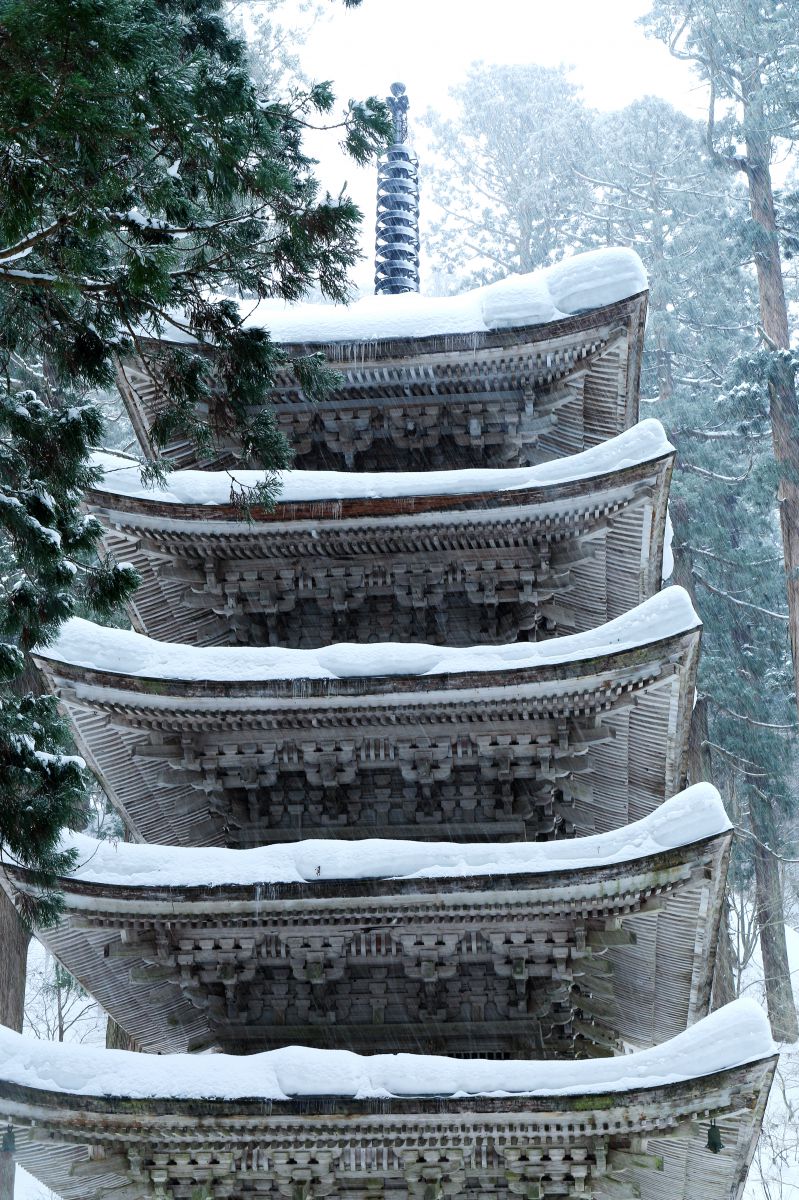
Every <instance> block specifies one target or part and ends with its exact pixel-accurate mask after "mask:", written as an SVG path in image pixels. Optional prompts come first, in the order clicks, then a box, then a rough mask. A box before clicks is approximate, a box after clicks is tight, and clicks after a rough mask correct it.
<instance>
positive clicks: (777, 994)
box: [749, 805, 797, 1042]
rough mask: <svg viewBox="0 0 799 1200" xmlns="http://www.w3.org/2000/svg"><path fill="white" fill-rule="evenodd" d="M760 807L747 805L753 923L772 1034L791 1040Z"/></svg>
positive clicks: (775, 869) (780, 923)
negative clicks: (751, 838)
mask: <svg viewBox="0 0 799 1200" xmlns="http://www.w3.org/2000/svg"><path fill="white" fill-rule="evenodd" d="M763 817H764V814H763V812H762V811H761V809H760V807H759V806H757V805H753V806H752V807H751V808H750V813H749V821H750V824H751V826H752V833H753V834H754V835H755V838H756V839H757V841H755V843H754V847H755V887H756V903H757V925H758V932H759V934H760V950H761V953H762V955H763V975H764V978H765V983H766V1000H767V1002H768V1015H769V1020H770V1021H771V1029H772V1032H773V1034H774V1037H775V1038H776V1039H777V1041H779V1042H795V1041H796V1040H797V1032H796V1005H795V1003H794V999H793V987H792V985H791V970H790V965H789V962H788V949H787V946H786V944H785V915H784V912H783V905H782V878H781V876H780V864H779V862H778V860H777V858H776V857H775V855H774V854H772V852H771V851H770V850H769V849H768V843H769V828H768V825H767V823H766V822H765V821H764V819H763Z"/></svg>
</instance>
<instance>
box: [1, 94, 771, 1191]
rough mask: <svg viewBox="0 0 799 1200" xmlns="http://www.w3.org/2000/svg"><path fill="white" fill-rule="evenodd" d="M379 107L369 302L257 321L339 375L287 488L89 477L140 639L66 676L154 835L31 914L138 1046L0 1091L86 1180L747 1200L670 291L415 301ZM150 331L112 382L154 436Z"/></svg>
mask: <svg viewBox="0 0 799 1200" xmlns="http://www.w3.org/2000/svg"><path fill="white" fill-rule="evenodd" d="M392 93H393V95H392V104H393V109H394V113H395V134H396V137H395V144H394V145H393V146H392V147H391V148H390V150H389V152H388V154H387V156H386V159H385V161H384V163H383V164H382V166H381V174H380V190H379V196H380V201H379V214H378V231H379V232H378V271H377V286H378V292H379V293H380V294H379V295H378V296H377V297H375V298H372V299H369V300H366V301H361V302H359V303H357V304H354V305H352V306H351V307H350V308H348V309H346V310H343V311H342V310H341V309H339V308H318V307H314V306H295V307H293V308H291V309H290V310H288V311H282V312H277V311H272V310H268V311H263V310H262V311H259V312H256V313H255V314H253V315H252V316H251V317H250V318H249V319H250V320H255V321H260V322H263V323H264V324H266V325H268V327H269V328H270V329H271V331H272V334H273V336H274V337H275V338H276V339H278V340H280V341H281V342H283V343H284V344H285V345H286V346H287V347H288V349H289V351H290V352H291V353H293V352H295V351H296V352H301V353H309V352H316V351H321V352H323V353H324V354H325V356H326V358H327V359H328V360H330V361H332V362H333V363H334V364H335V365H336V367H337V369H338V370H339V371H340V373H341V378H340V382H339V384H338V386H337V387H336V388H335V390H334V391H333V392H332V394H331V395H330V396H329V397H328V398H327V399H326V400H325V401H324V402H322V403H321V404H316V405H314V404H311V403H309V402H308V401H307V400H306V398H305V397H304V395H303V393H302V391H301V389H300V388H299V387H298V385H297V383H296V381H294V380H293V379H291V378H290V377H289V376H288V375H287V376H286V377H285V378H283V377H280V378H278V380H277V382H276V388H275V396H274V403H275V407H276V411H277V415H278V419H279V421H280V424H281V426H282V427H283V428H284V429H285V430H286V432H287V433H288V434H289V436H290V438H291V441H292V444H293V445H294V447H295V449H296V455H297V464H298V468H299V469H297V470H295V471H291V472H286V473H285V475H284V478H283V480H282V491H281V494H280V496H279V499H278V502H277V504H276V505H275V506H274V508H272V509H270V510H265V509H260V508H258V507H256V508H255V509H254V510H253V511H252V513H251V514H250V519H248V520H242V519H241V512H240V508H241V505H240V503H239V493H243V494H246V492H247V490H248V489H249V488H250V486H251V485H252V484H253V483H257V482H258V478H259V475H258V473H257V472H249V471H248V470H247V469H246V465H245V464H241V463H240V455H239V454H238V449H237V446H236V444H235V441H233V440H232V439H228V440H227V441H225V439H224V437H221V438H220V441H219V451H218V453H217V454H216V456H215V458H214V459H213V460H211V461H204V462H202V463H196V462H195V461H194V460H193V457H192V450H191V447H190V446H189V445H188V444H187V443H181V442H179V441H177V442H175V443H174V445H173V446H172V447H170V454H171V456H172V458H173V460H174V462H175V464H176V466H177V468H178V469H177V470H176V471H175V472H174V474H173V475H172V476H171V477H170V478H169V480H168V483H167V484H166V485H165V486H163V487H161V488H159V489H155V490H146V489H144V488H143V487H142V486H141V483H140V480H139V476H138V471H137V469H136V468H135V467H133V466H132V465H131V463H130V462H129V461H127V460H124V459H119V458H114V457H113V456H103V457H102V459H101V462H102V465H103V466H104V467H105V480H104V483H103V484H102V486H100V487H98V488H97V489H96V490H95V491H93V492H92V493H91V494H89V495H88V496H87V499H86V503H87V507H88V508H89V509H90V510H91V511H93V512H95V513H96V514H98V516H99V517H100V518H101V520H102V521H103V523H104V526H105V529H106V541H107V545H108V548H109V549H110V550H111V551H113V552H114V553H115V554H121V555H122V556H123V557H125V558H126V559H128V560H130V561H132V562H134V563H135V565H136V567H137V569H138V570H139V573H140V575H141V577H142V584H141V587H140V589H139V591H138V593H137V595H136V597H135V600H134V604H133V606H132V608H131V620H132V623H133V630H131V631H121V630H112V629H103V628H99V627H95V626H92V625H90V624H89V623H87V622H82V621H78V620H75V621H72V622H69V623H68V625H67V626H66V628H65V629H64V632H63V635H62V636H61V638H60V639H59V641H58V642H57V643H56V644H55V645H54V646H52V647H49V648H48V649H47V650H43V651H41V653H40V654H39V656H38V662H39V665H40V667H41V669H42V671H43V673H44V676H45V678H46V680H47V682H48V684H49V686H50V687H51V688H52V689H53V690H54V692H55V693H56V694H57V695H58V696H59V698H60V701H61V704H62V706H63V708H64V711H65V712H66V713H67V714H68V716H69V718H70V721H71V723H72V727H73V730H74V734H75V738H76V741H77V743H78V745H79V747H80V750H81V753H82V754H83V755H84V756H85V758H86V760H87V762H88V763H89V764H90V765H91V767H92V769H93V770H94V771H95V772H96V774H97V776H98V778H99V779H100V780H101V782H102V784H103V786H104V788H105V789H106V792H107V794H108V796H109V797H110V799H111V801H112V803H113V804H114V805H115V806H116V808H117V810H118V812H119V813H120V816H121V817H122V819H123V820H124V822H125V825H126V827H127V829H128V830H129V833H130V837H131V841H130V842H129V843H126V844H123V845H112V844H109V843H94V842H92V841H91V839H88V838H85V837H81V836H79V835H70V839H71V840H72V841H74V843H75V844H76V845H77V847H78V849H79V851H80V865H79V866H78V868H77V869H76V870H75V872H74V874H73V875H72V876H70V877H69V878H67V879H64V880H63V890H64V895H65V909H64V914H63V917H62V919H61V921H60V924H59V925H58V926H57V927H56V928H55V929H52V930H48V931H44V932H43V933H42V937H43V938H44V939H45V940H46V941H47V943H48V944H49V946H50V947H51V949H52V950H53V952H54V953H55V955H56V956H57V957H58V959H59V960H60V961H61V962H62V963H63V964H64V965H65V966H66V967H67V968H68V969H69V970H70V971H71V972H72V973H73V974H74V975H75V976H76V977H77V978H78V979H79V980H80V981H81V982H82V983H83V984H84V985H85V986H86V987H87V988H88V990H89V991H91V992H92V994H93V995H94V996H96V997H97V999H98V1000H100V1002H101V1003H102V1004H103V1006H104V1007H105V1008H106V1010H107V1011H108V1012H109V1013H110V1014H111V1015H112V1016H113V1017H114V1019H115V1020H116V1021H117V1022H118V1024H119V1025H120V1026H121V1027H122V1029H123V1030H125V1032H126V1033H127V1035H128V1036H129V1038H130V1040H131V1044H132V1045H133V1046H134V1047H135V1049H136V1050H137V1051H140V1053H134V1052H129V1051H112V1050H98V1049H92V1048H85V1047H69V1046H52V1047H51V1046H47V1045H43V1044H31V1043H30V1042H29V1041H28V1040H26V1039H25V1038H23V1037H20V1036H18V1035H16V1034H12V1033H10V1032H8V1031H0V1111H2V1113H3V1114H4V1116H5V1117H7V1119H8V1121H9V1122H10V1124H11V1127H12V1130H13V1136H14V1141H15V1143H16V1148H17V1150H16V1152H17V1154H18V1157H19V1159H20V1161H21V1162H22V1163H23V1164H24V1165H26V1166H28V1167H29V1169H30V1170H32V1171H33V1172H34V1173H35V1174H37V1175H38V1176H39V1177H40V1178H42V1179H43V1180H44V1181H46V1182H47V1183H48V1184H49V1185H50V1186H51V1187H53V1188H54V1189H55V1190H56V1191H57V1192H59V1193H60V1194H61V1195H62V1196H63V1197H65V1198H66V1200H71V1198H72V1197H75V1198H78V1197H80V1198H88V1200H105V1198H111V1197H113V1198H114V1200H145V1198H150V1197H152V1198H158V1200H266V1198H267V1197H269V1198H275V1200H276V1198H277V1197H286V1198H287V1200H311V1198H315V1197H323V1196H324V1197H336V1198H340V1200H366V1198H367V1197H373V1198H375V1200H384V1198H385V1200H405V1198H406V1197H418V1198H419V1200H439V1198H440V1197H444V1196H464V1197H468V1198H469V1200H489V1198H491V1200H494V1198H496V1200H506V1198H508V1200H509V1198H510V1197H513V1196H521V1197H527V1198H528V1200H545V1198H546V1200H549V1198H550V1197H553V1198H554V1197H583V1198H585V1200H588V1198H589V1197H590V1198H593V1200H600V1198H601V1200H605V1198H607V1200H626V1198H628V1197H629V1198H633V1197H639V1198H642V1200H680V1198H683V1200H689V1198H694V1197H700V1196H701V1197H702V1200H732V1198H737V1197H740V1195H741V1193H742V1190H743V1182H744V1179H745V1174H746V1169H747V1166H748V1163H749V1161H750V1159H751V1155H752V1153H753V1149H754V1144H755V1140H756V1137H757V1133H758V1130H759V1125H760V1121H761V1118H762V1114H763V1108H764V1105H765V1101H766V1097H767V1094H768V1088H769V1085H770V1082H771V1078H772V1075H773V1071H774V1064H775V1059H774V1056H773V1046H772V1043H771V1040H770V1037H769V1034H768V1030H767V1026H766V1023H765V1018H764V1017H763V1015H762V1014H761V1013H760V1012H759V1010H757V1009H756V1007H755V1006H752V1005H749V1004H746V1003H744V1002H739V1003H737V1004H734V1005H730V1006H727V1007H726V1008H724V1009H722V1010H720V1011H718V1012H716V1013H713V1014H712V1015H710V1016H708V1012H709V1010H710V1007H711V1002H712V985H713V964H714V957H715V944H716V939H717V935H718V928H719V920H720V913H721V899H722V893H723V887H724V880H725V875H726V869H727V860H728V855H729V845H730V837H731V833H730V826H729V822H728V820H727V818H726V816H725V814H724V810H723V808H722V806H721V803H720V800H719V798H718V795H717V794H716V793H715V792H714V790H713V789H712V788H710V787H709V786H707V785H700V786H696V787H686V783H687V780H686V778H685V764H686V751H687V736H688V726H689V722H690V714H691V705H692V700H693V691H694V678H695V671H696V661H697V655H698V649H699V636H700V623H699V620H698V618H697V616H696V614H695V613H694V611H693V609H692V607H691V604H690V602H689V600H688V597H687V596H686V595H685V593H684V592H682V591H681V590H680V589H678V588H667V589H666V590H665V591H661V590H660V581H661V567H662V561H663V556H664V540H665V529H666V501H667V494H668V485H669V479H670V474H671V469H672V463H673V455H674V452H673V449H672V447H671V446H670V445H669V443H668V441H667V439H666V437H665V434H664V432H663V430H662V428H661V427H660V426H659V425H658V423H657V422H654V421H644V422H641V423H639V424H636V422H637V418H638V379H639V369H640V355H641V346H642V338H643V322H644V315H645V308H646V278H645V275H644V272H643V269H642V267H641V264H640V262H639V260H638V259H637V257H636V256H635V255H634V254H633V253H632V252H629V251H619V250H609V251H603V252H598V253H591V254H586V255H581V256H577V257H575V258H572V259H569V260H567V261H565V262H563V263H561V264H560V265H558V266H555V267H550V268H547V269H545V270H542V271H540V272H537V273H535V274H533V275H529V276H521V277H512V278H511V279H508V280H505V281H502V282H500V283H498V284H494V285H491V286H490V287H486V288H481V289H478V290H477V291H475V292H471V293H468V294H466V295H463V296H459V297H454V298H450V299H444V300H429V299H425V298H422V297H420V296H419V295H418V294H416V290H417V289H418V226H417V212H418V191H417V174H416V161H415V158H414V156H413V152H412V150H411V149H410V147H409V146H408V145H407V120H406V110H407V98H406V97H405V95H404V89H403V88H402V87H401V85H394V88H393V89H392ZM170 336H172V334H170ZM181 336H182V335H181V334H180V332H179V331H178V330H177V329H176V330H175V331H174V338H175V339H179V338H180V337H181ZM163 348H164V341H163V340H162V341H160V342H159V341H156V340H155V339H152V338H148V337H146V336H144V335H143V336H142V337H141V338H140V344H139V347H138V349H139V351H140V357H138V358H132V359H131V360H130V361H128V362H126V363H124V364H122V368H121V387H122V390H123V394H124V396H125V398H126V401H127V404H128V407H129V411H130V414H131V418H132V420H133V422H134V426H135V428H136V429H137V431H138V432H139V435H140V437H141V441H142V448H143V450H144V451H145V453H146V452H147V448H148V446H149V440H148V436H147V433H148V429H149V425H150V423H151V422H152V420H153V419H154V417H155V416H156V415H157V414H156V411H155V404H156V401H155V397H156V396H157V391H158V390H157V388H153V387H152V381H153V378H154V372H156V373H157V370H158V361H159V354H161V353H162V352H163ZM194 350H195V352H197V353H201V354H203V355H207V356H208V357H209V359H210V360H211V361H213V354H214V351H213V347H212V346H202V347H200V346H195V347H194ZM145 359H146V362H147V369H146V370H144V369H143V366H142V364H143V362H144V361H145ZM231 481H232V487H233V495H231ZM5 885H6V887H7V888H8V889H9V890H10V891H11V893H12V894H14V893H15V892H17V891H19V890H20V889H21V890H23V891H24V890H25V889H26V888H30V887H31V886H32V884H31V882H30V880H28V879H27V878H26V875H25V873H24V872H23V871H22V870H19V869H15V868H14V867H13V866H8V867H7V868H6V871H5ZM199 1051H209V1052H213V1053H207V1054H200V1053H198V1052H199Z"/></svg>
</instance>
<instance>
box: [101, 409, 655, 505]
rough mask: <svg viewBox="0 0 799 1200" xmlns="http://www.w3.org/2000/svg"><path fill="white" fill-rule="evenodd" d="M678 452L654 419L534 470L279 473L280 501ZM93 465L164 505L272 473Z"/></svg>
mask: <svg viewBox="0 0 799 1200" xmlns="http://www.w3.org/2000/svg"><path fill="white" fill-rule="evenodd" d="M673 450H674V447H673V446H672V444H671V442H670V441H669V439H668V437H667V436H666V431H665V429H664V428H663V426H662V425H661V423H660V421H657V420H656V419H655V418H654V417H649V418H648V419H647V420H645V421H640V422H639V423H638V424H637V425H633V427H632V428H631V429H627V430H625V431H624V433H620V434H618V436H617V437H614V438H610V439H609V440H608V441H606V442H602V443H601V444H600V445H598V446H592V447H591V448H590V449H588V450H583V451H582V452H581V453H580V454H573V455H570V456H569V457H567V458H560V459H555V460H554V461H552V462H548V463H541V464H539V465H538V466H533V467H498V468H488V469H482V468H468V469H465V470H456V471H374V472H368V471H361V472H352V471H278V472H277V474H278V476H279V478H280V480H281V483H282V489H281V493H280V495H279V496H278V502H279V503H282V504H290V503H301V502H303V501H309V500H350V499H363V498H368V499H372V498H394V497H400V496H439V495H442V496H451V495H465V494H470V493H473V492H488V491H497V492H500V491H509V490H518V489H521V488H533V487H546V486H554V485H556V484H561V483H569V482H572V481H577V480H580V479H590V478H592V477H594V476H599V475H606V474H608V473H610V472H611V471H621V470H623V469H624V468H625V467H631V466H637V465H638V464H639V463H641V464H642V463H646V462H650V461H652V460H654V459H657V458H661V457H662V456H663V455H665V454H669V453H670V452H672V451H673ZM92 461H93V463H94V464H95V465H96V466H99V467H102V468H103V469H104V470H105V472H106V477H105V479H104V480H103V481H102V482H101V483H98V484H96V485H95V488H94V490H96V491H101V492H108V493H111V494H113V495H118V496H130V497H135V498H139V499H143V500H152V501H153V503H159V504H207V505H211V504H229V503H230V489H231V485H232V484H239V485H240V486H241V487H243V488H245V489H246V488H251V487H253V486H254V485H256V484H257V483H260V482H262V481H263V480H264V479H265V478H266V477H267V474H268V473H267V472H266V471H244V470H231V471H174V472H173V473H172V474H171V475H170V476H169V478H168V480H167V482H166V484H165V485H164V487H162V488H158V487H156V488H147V487H144V486H143V485H142V482H141V471H140V468H139V467H138V466H136V465H135V463H131V460H130V459H129V458H122V457H120V456H118V455H116V454H109V453H106V452H104V451H98V452H95V454H94V455H93V456H92Z"/></svg>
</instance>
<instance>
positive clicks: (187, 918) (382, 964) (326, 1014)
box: [5, 784, 731, 1058]
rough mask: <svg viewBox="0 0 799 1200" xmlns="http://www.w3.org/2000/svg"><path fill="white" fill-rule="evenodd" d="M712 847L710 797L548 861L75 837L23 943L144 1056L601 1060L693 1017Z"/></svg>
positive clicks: (710, 939)
mask: <svg viewBox="0 0 799 1200" xmlns="http://www.w3.org/2000/svg"><path fill="white" fill-rule="evenodd" d="M730 837H731V834H730V824H729V821H728V819H727V817H726V814H725V812H724V808H723V805H722V804H721V800H720V798H719V796H718V793H717V792H716V791H715V789H713V788H711V787H710V786H709V785H707V784H702V785H699V786H697V787H694V788H691V789H689V790H688V791H686V792H683V793H682V794H681V795H679V796H677V797H675V798H673V799H671V800H668V801H666V803H665V804H664V805H663V806H662V807H661V808H659V809H657V810H656V811H655V812H654V813H652V814H650V815H649V816H648V817H646V818H644V819H643V820H642V821H639V822H637V823H636V824H634V825H631V826H628V827H626V828H625V829H623V830H618V831H614V832H611V833H605V834H601V835H599V836H596V837H591V838H580V839H577V840H570V841H568V842H549V843H546V844H545V845H543V844H538V845H536V844H535V843H522V844H518V843H515V844H514V843H511V844H505V843H501V844H496V843H495V844H493V845H492V844H488V843H471V844H468V845H467V844H454V843H447V842H443V843H437V842H396V841H391V840H374V841H365V842H339V841H315V842H299V843H295V844H294V845H291V846H277V847H268V848H264V849H259V850H224V849H219V848H216V849H176V848H175V847H170V846H146V845H136V844H124V843H123V844H113V845H112V844H109V843H107V842H96V841H94V840H93V839H91V838H87V837H71V838H69V839H68V840H67V841H66V842H65V845H70V846H74V847H75V848H76V850H77V851H78V855H79V865H78V867H77V868H76V870H75V872H74V874H73V875H71V876H70V877H68V878H66V879H64V880H62V881H61V885H60V886H61V887H62V889H63V893H64V905H65V908H64V914H63V916H62V918H61V921H60V923H59V924H58V925H57V926H56V927H55V928H52V929H44V930H42V932H41V935H40V936H41V938H42V940H43V941H44V943H45V945H47V946H48V947H49V949H50V950H51V951H52V952H53V954H55V955H56V957H57V958H58V959H59V960H60V961H61V962H62V963H63V965H64V966H65V967H67V969H68V970H69V971H70V972H71V973H72V974H73V975H74V976H75V977H76V978H77V979H78V980H79V981H80V982H81V983H82V984H83V985H84V987H85V988H86V989H87V990H88V991H90V992H91V993H92V994H93V995H94V996H95V997H96V999H98V1000H99V1001H100V1002H101V1003H102V1005H103V1007H104V1008H105V1009H106V1010H107V1011H108V1012H109V1013H110V1014H111V1015H112V1016H113V1018H114V1020H116V1021H117V1022H118V1023H119V1024H120V1025H121V1026H122V1027H123V1028H124V1029H125V1030H126V1032H127V1033H128V1034H129V1035H130V1036H132V1037H133V1038H134V1042H135V1044H136V1046H137V1047H138V1048H140V1049H144V1050H149V1051H153V1050H157V1051H159V1052H163V1051H175V1050H181V1051H182V1050H187V1049H189V1050H197V1049H205V1048H209V1047H213V1048H215V1049H222V1050H227V1051H232V1052H234V1053H241V1052H244V1051H248V1050H265V1049H272V1048H273V1047H277V1046H281V1045H286V1044H293V1043H295V1042H298V1043H301V1044H307V1045H311V1046H335V1047H337V1048H340V1049H343V1048H348V1049H355V1050H358V1051H361V1052H370V1051H373V1050H409V1049H423V1050H425V1051H429V1052H434V1053H448V1054H455V1055H457V1054H467V1055H468V1054H470V1053H474V1050H475V1048H477V1049H478V1050H479V1052H480V1053H481V1054H488V1055H491V1056H494V1057H504V1058H508V1057H517V1056H522V1055H529V1054H540V1055H544V1056H547V1057H550V1056H561V1057H562V1056H567V1057H584V1056H591V1055H597V1054H600V1055H602V1054H608V1053H612V1052H619V1051H620V1050H621V1049H622V1047H623V1046H624V1045H628V1046H638V1047H644V1046H648V1045H652V1044H654V1043H656V1042H660V1041H664V1040H665V1039H667V1038H669V1037H673V1036H674V1035H675V1034H677V1033H679V1032H681V1031H682V1030H683V1029H685V1028H686V1026H687V1025H689V1024H692V1023H693V1022H694V1021H696V1020H697V1019H698V1018H699V1017H702V1016H704V1015H705V1014H706V1012H707V1009H708V1004H709V1000H710V988H711V982H712V976H713V964H714V960H715V945H716V936H717V930H718V922H719V914H720V910H721V902H722V895H723V888H724V878H725V874H726V864H727V856H728V851H729V843H730ZM5 872H6V886H7V888H8V890H9V891H10V892H13V891H14V890H19V889H22V890H23V891H25V890H30V889H31V884H30V883H29V882H28V881H27V876H26V874H25V872H24V871H21V870H15V869H13V868H10V867H6V868H5Z"/></svg>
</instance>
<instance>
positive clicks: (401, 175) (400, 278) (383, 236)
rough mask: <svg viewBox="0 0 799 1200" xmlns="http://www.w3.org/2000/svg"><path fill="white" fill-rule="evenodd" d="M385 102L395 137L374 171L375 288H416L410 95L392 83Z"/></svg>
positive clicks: (415, 167) (415, 192)
mask: <svg viewBox="0 0 799 1200" xmlns="http://www.w3.org/2000/svg"><path fill="white" fill-rule="evenodd" d="M386 104H387V105H388V108H389V111H390V113H391V118H392V121H393V124H394V139H393V142H392V144H391V146H390V147H389V149H388V152H387V153H386V154H384V155H383V157H382V158H381V159H380V163H379V165H378V169H377V245H376V249H375V291H376V292H377V293H378V295H379V294H381V293H384V294H385V293H387V294H395V293H397V292H418V291H419V162H418V160H417V158H416V155H415V154H414V152H413V150H412V149H411V147H410V146H409V145H408V107H409V105H408V97H407V95H406V92H405V84H404V83H392V85H391V95H390V96H386Z"/></svg>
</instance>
